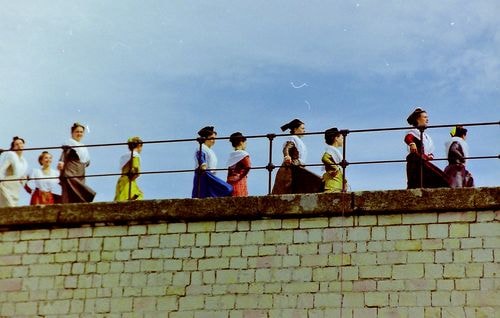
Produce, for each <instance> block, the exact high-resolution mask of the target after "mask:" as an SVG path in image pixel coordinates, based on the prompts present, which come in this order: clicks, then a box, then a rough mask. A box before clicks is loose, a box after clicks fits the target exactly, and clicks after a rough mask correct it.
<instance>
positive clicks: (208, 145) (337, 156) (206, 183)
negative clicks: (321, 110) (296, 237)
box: [192, 119, 347, 198]
mask: <svg viewBox="0 0 500 318" xmlns="http://www.w3.org/2000/svg"><path fill="white" fill-rule="evenodd" d="M281 130H282V131H289V132H290V135H289V136H287V137H286V138H285V142H284V144H283V163H282V165H281V166H280V168H279V169H278V172H277V173H276V179H275V182H274V187H273V189H272V194H286V193H314V192H322V191H325V192H341V191H343V190H345V189H346V187H347V182H346V181H345V179H344V177H343V172H342V168H341V164H342V163H343V156H342V149H341V148H342V146H343V141H344V136H343V135H342V133H341V132H340V131H339V130H338V129H337V128H330V129H327V130H326V131H325V142H326V144H327V146H326V149H325V153H324V154H323V157H322V162H323V164H324V170H325V173H324V174H323V176H322V177H321V176H318V175H316V174H315V173H313V172H311V171H309V170H307V169H306V168H305V166H306V160H307V147H306V145H305V143H304V142H303V141H302V137H303V135H304V133H305V124H304V123H303V122H302V121H301V120H299V119H294V120H292V121H290V122H289V123H287V124H285V125H283V126H281ZM198 135H199V136H200V138H199V141H200V147H199V149H197V150H196V151H195V154H194V160H195V169H196V170H195V175H194V179H193V190H192V197H193V198H207V197H224V196H247V195H248V186H247V177H248V173H249V171H250V169H251V162H250V155H249V153H248V152H247V151H246V150H245V149H246V137H245V136H243V134H242V133H241V132H235V133H233V134H231V136H230V137H229V141H230V142H231V144H232V146H233V148H234V151H233V152H231V153H230V154H229V160H228V161H227V167H228V169H227V179H226V181H224V180H223V179H221V178H219V177H217V175H216V173H217V171H216V169H217V156H216V154H215V152H214V151H213V149H212V147H213V146H214V144H215V140H216V137H217V132H216V131H215V130H214V127H212V126H207V127H204V128H202V129H201V130H200V131H198Z"/></svg>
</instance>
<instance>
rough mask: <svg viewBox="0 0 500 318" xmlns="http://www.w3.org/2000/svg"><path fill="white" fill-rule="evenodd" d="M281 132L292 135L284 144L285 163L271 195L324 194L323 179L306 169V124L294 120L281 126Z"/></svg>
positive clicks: (277, 174) (277, 176)
mask: <svg viewBox="0 0 500 318" xmlns="http://www.w3.org/2000/svg"><path fill="white" fill-rule="evenodd" d="M281 130H282V131H286V130H290V134H291V135H290V136H288V137H286V139H285V143H284V144H283V163H282V165H281V167H280V168H279V169H278V172H277V173H276V178H275V181H274V186H273V189H272V192H271V194H286V193H315V192H322V191H323V181H322V179H321V177H320V176H318V175H316V174H315V173H313V172H311V171H309V170H307V169H306V168H305V164H306V159H307V147H306V145H305V143H304V142H303V141H302V136H303V134H304V133H305V125H304V123H303V122H302V121H301V120H300V119H294V120H292V121H290V122H289V123H287V124H285V125H283V126H281Z"/></svg>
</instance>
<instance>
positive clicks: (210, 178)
mask: <svg viewBox="0 0 500 318" xmlns="http://www.w3.org/2000/svg"><path fill="white" fill-rule="evenodd" d="M195 156H196V159H197V162H198V167H200V166H201V165H202V164H208V162H207V153H206V152H205V151H203V150H202V151H201V152H200V151H199V150H198V151H196V153H195ZM210 168H211V169H214V168H215V167H208V168H207V170H201V169H197V170H196V171H195V172H194V179H193V191H192V195H191V196H192V197H193V198H215V197H227V196H230V195H231V193H232V192H233V187H232V186H231V185H230V184H229V183H227V182H225V181H224V180H222V179H219V178H217V177H216V176H215V175H214V174H213V173H212V172H210V170H209V169H210Z"/></svg>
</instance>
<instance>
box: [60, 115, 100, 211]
mask: <svg viewBox="0 0 500 318" xmlns="http://www.w3.org/2000/svg"><path fill="white" fill-rule="evenodd" d="M84 134H85V127H84V126H83V125H82V124H80V123H74V124H73V126H71V138H69V139H68V141H67V142H66V144H64V145H63V146H62V148H63V151H62V153H61V157H60V159H59V163H58V164H57V168H58V169H59V171H60V172H61V174H60V176H59V178H60V180H61V187H62V197H61V201H62V203H82V202H92V201H93V200H94V197H95V194H96V193H95V191H94V190H92V189H91V188H90V187H89V186H88V185H86V184H85V169H86V168H87V167H88V166H89V165H90V154H89V151H88V149H87V147H85V145H84V144H83V143H82V142H81V141H82V139H83V136H84Z"/></svg>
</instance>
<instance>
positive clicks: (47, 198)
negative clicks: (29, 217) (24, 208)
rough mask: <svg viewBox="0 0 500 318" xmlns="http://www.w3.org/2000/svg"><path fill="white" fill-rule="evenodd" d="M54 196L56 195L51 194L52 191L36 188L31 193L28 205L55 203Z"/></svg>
mask: <svg viewBox="0 0 500 318" xmlns="http://www.w3.org/2000/svg"><path fill="white" fill-rule="evenodd" d="M56 197H58V196H57V195H54V194H52V192H45V191H42V190H40V189H38V188H36V189H35V191H34V192H33V194H32V195H31V200H30V205H37V204H54V203H56Z"/></svg>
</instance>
